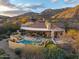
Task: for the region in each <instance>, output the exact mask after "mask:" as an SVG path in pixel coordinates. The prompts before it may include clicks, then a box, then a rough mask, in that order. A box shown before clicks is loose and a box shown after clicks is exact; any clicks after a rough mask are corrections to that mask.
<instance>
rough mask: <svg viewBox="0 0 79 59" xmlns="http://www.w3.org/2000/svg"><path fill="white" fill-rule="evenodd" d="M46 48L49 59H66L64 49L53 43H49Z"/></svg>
mask: <svg viewBox="0 0 79 59" xmlns="http://www.w3.org/2000/svg"><path fill="white" fill-rule="evenodd" d="M46 48H47V50H46V53H45V54H46V56H47V57H46V58H47V59H65V57H66V55H65V52H64V50H63V49H61V48H58V47H57V46H56V45H53V44H49V45H48V46H47V47H46Z"/></svg>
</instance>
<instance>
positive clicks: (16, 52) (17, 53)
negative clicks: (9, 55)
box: [15, 48, 22, 56]
mask: <svg viewBox="0 0 79 59" xmlns="http://www.w3.org/2000/svg"><path fill="white" fill-rule="evenodd" d="M21 53H22V49H21V48H16V49H15V54H16V55H18V56H21Z"/></svg>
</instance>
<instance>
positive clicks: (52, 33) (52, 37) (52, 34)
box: [51, 30, 56, 44]
mask: <svg viewBox="0 0 79 59" xmlns="http://www.w3.org/2000/svg"><path fill="white" fill-rule="evenodd" d="M51 39H52V41H53V43H54V44H56V42H55V40H54V31H53V30H52V31H51Z"/></svg>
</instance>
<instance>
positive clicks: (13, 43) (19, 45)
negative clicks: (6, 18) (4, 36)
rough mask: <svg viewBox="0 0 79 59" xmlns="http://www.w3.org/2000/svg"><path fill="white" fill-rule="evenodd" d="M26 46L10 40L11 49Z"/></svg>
mask: <svg viewBox="0 0 79 59" xmlns="http://www.w3.org/2000/svg"><path fill="white" fill-rule="evenodd" d="M24 46H25V45H24V44H19V43H16V42H12V41H9V48H11V49H16V48H23V47H24Z"/></svg>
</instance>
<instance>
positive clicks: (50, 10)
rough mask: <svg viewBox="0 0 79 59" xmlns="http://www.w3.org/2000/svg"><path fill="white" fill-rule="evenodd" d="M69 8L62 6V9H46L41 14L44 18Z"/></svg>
mask: <svg viewBox="0 0 79 59" xmlns="http://www.w3.org/2000/svg"><path fill="white" fill-rule="evenodd" d="M67 9H68V8H62V9H46V10H44V11H43V12H41V15H42V16H43V17H44V18H51V17H52V16H54V15H56V14H57V13H60V12H63V11H65V10H67Z"/></svg>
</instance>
